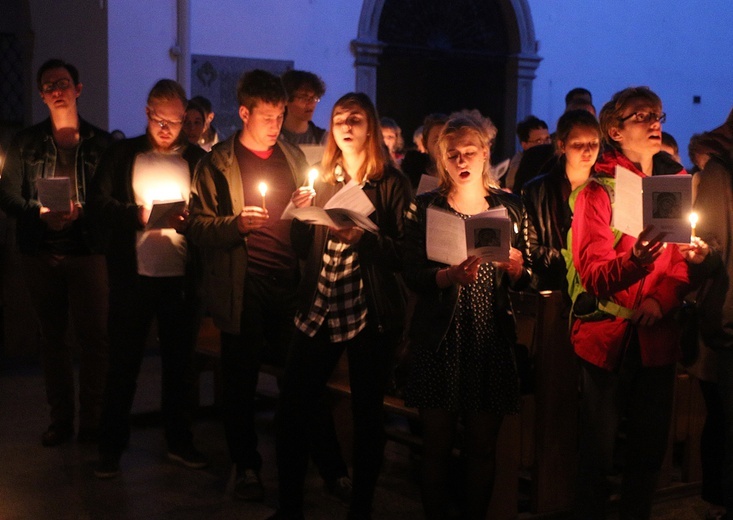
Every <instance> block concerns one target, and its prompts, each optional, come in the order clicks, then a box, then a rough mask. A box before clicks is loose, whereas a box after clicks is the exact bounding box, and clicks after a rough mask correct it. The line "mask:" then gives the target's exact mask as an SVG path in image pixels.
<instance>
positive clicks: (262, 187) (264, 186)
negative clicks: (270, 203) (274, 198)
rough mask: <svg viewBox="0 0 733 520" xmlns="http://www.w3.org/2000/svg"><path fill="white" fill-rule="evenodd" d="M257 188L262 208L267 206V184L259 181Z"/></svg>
mask: <svg viewBox="0 0 733 520" xmlns="http://www.w3.org/2000/svg"><path fill="white" fill-rule="evenodd" d="M258 189H259V190H260V195H262V209H267V207H266V206H265V194H266V193H267V184H265V183H264V182H261V183H260V185H259V186H258Z"/></svg>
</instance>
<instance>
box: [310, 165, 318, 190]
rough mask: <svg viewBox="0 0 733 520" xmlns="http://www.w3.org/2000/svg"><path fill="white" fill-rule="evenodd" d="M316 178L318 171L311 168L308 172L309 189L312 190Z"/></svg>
mask: <svg viewBox="0 0 733 520" xmlns="http://www.w3.org/2000/svg"><path fill="white" fill-rule="evenodd" d="M317 178H318V170H316V169H315V168H311V169H310V170H309V171H308V187H309V188H310V189H313V184H314V183H315V182H316V179H317Z"/></svg>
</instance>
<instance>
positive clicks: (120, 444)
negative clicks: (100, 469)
mask: <svg viewBox="0 0 733 520" xmlns="http://www.w3.org/2000/svg"><path fill="white" fill-rule="evenodd" d="M197 314H198V310H197V306H196V302H195V300H194V299H193V298H192V297H191V295H189V294H187V292H186V290H185V279H184V277H148V276H137V278H136V279H135V281H134V283H121V282H113V283H112V285H111V286H110V305H109V334H110V366H109V372H108V376H107V387H106V391H105V395H104V406H103V411H102V422H101V431H100V440H99V451H100V453H106V454H114V455H119V454H121V453H122V452H123V451H124V449H125V448H126V447H127V444H128V441H129V438H130V422H129V416H130V410H131V408H132V402H133V399H134V397H135V391H136V389H137V378H138V376H139V374H140V365H141V363H142V359H143V354H144V352H145V342H146V340H147V338H148V335H149V333H150V327H151V325H152V322H153V318H155V319H157V323H158V338H159V340H160V357H161V365H162V403H161V410H162V415H163V425H164V429H165V439H166V442H167V444H168V449H170V450H176V449H177V448H179V447H182V446H185V444H187V443H190V442H191V440H192V434H191V415H192V407H193V403H194V400H193V389H194V373H193V346H194V340H195V334H196V325H197V324H198V319H197V317H198V316H197Z"/></svg>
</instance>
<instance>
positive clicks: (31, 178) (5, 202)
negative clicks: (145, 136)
mask: <svg viewBox="0 0 733 520" xmlns="http://www.w3.org/2000/svg"><path fill="white" fill-rule="evenodd" d="M79 139H80V140H79V146H78V148H77V152H76V188H77V197H76V198H77V200H78V201H79V203H80V204H81V205H82V215H81V216H80V217H79V218H78V219H77V220H76V221H74V223H73V224H72V228H74V232H75V236H80V237H81V240H82V241H83V244H82V246H83V249H86V251H87V252H89V253H92V252H99V251H100V247H99V244H98V232H97V231H96V229H95V228H94V227H93V222H92V221H90V220H89V219H88V218H87V217H86V211H85V210H86V202H87V186H88V184H89V183H90V182H91V180H92V178H93V177H94V175H95V173H96V169H97V165H98V164H99V160H100V157H101V156H102V153H103V152H104V151H105V149H106V148H107V147H108V146H109V145H110V143H111V142H112V139H111V137H110V135H109V134H108V133H107V132H105V131H104V130H100V129H99V128H97V127H95V126H92V125H91V124H89V123H87V122H86V121H84V120H83V119H81V118H79ZM56 156H57V151H56V143H55V142H54V140H53V130H52V127H51V119H50V118H48V119H46V120H45V121H42V122H41V123H38V124H37V125H34V126H31V127H29V128H26V129H24V130H21V131H20V132H19V133H18V134H17V135H16V136H15V138H14V139H13V141H12V143H11V144H10V147H9V148H8V156H7V158H6V160H5V165H4V167H3V170H2V177H1V178H0V207H1V208H2V209H3V211H5V213H7V214H8V215H10V216H12V217H15V218H16V219H17V221H18V247H19V248H20V250H21V251H22V252H23V253H27V254H34V253H37V252H38V250H39V248H40V247H41V244H42V243H43V240H44V235H45V233H46V229H47V228H46V225H45V224H44V223H43V221H41V218H40V209H41V203H40V202H39V201H38V189H37V188H36V182H37V181H38V179H41V178H47V177H53V175H54V172H55V170H56ZM77 232H78V233H77Z"/></svg>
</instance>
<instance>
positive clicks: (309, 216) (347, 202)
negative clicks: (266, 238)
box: [281, 182, 379, 233]
mask: <svg viewBox="0 0 733 520" xmlns="http://www.w3.org/2000/svg"><path fill="white" fill-rule="evenodd" d="M374 210H375V208H374V205H373V204H372V201H370V200H369V197H367V196H366V194H365V193H364V192H363V191H362V189H361V185H360V184H358V183H356V182H350V183H349V184H347V185H346V186H344V187H343V188H341V189H340V190H339V191H338V192H337V193H336V194H335V195H334V196H333V197H331V198H330V199H329V201H328V202H327V203H326V204H325V205H324V207H322V208H319V207H317V206H305V207H302V208H296V207H294V206H293V205H292V203H291V204H288V207H287V208H285V211H284V212H283V214H282V217H281V218H284V219H287V218H297V219H298V220H300V221H302V222H306V223H308V224H316V225H320V226H328V227H332V228H336V229H345V228H349V227H353V226H357V227H360V228H362V229H363V230H364V231H370V232H372V233H378V232H379V227H377V225H376V224H375V223H374V222H372V221H371V220H370V219H369V215H371V214H372V213H373V212H374Z"/></svg>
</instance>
